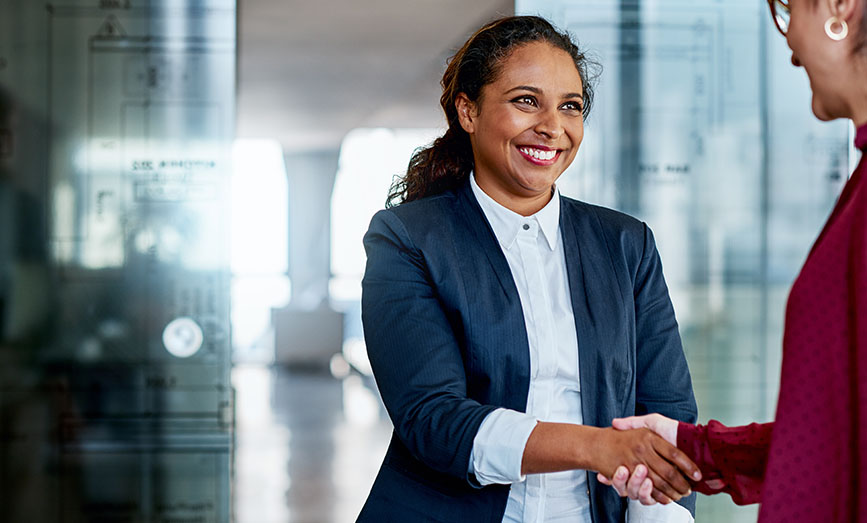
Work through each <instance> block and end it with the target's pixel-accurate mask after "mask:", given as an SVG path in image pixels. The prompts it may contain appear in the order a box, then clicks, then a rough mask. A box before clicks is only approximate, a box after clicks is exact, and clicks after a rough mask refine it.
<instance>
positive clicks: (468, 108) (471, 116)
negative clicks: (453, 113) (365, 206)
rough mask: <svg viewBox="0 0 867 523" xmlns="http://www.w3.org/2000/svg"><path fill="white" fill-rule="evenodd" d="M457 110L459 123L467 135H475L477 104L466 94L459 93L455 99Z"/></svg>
mask: <svg viewBox="0 0 867 523" xmlns="http://www.w3.org/2000/svg"><path fill="white" fill-rule="evenodd" d="M455 109H456V110H457V111H458V121H460V123H461V127H462V128H463V129H464V131H466V132H467V134H473V132H474V131H475V123H476V114H477V111H476V104H475V103H473V101H472V100H470V99H469V97H467V95H466V94H464V93H458V96H457V98H455Z"/></svg>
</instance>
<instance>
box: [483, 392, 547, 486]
mask: <svg viewBox="0 0 867 523" xmlns="http://www.w3.org/2000/svg"><path fill="white" fill-rule="evenodd" d="M538 421H539V420H538V419H536V418H535V417H534V416H531V415H529V414H525V413H523V412H518V411H515V410H509V409H502V408H501V409H497V410H494V411H492V412H491V413H489V414H488V415H487V416H486V417H485V419H484V420H483V421H482V424H481V426H480V427H479V431H478V432H477V433H476V437H475V439H474V440H473V450H472V452H471V453H470V463H469V472H470V475H471V476H472V475H473V474H475V477H476V481H477V482H478V483H479V485H481V486H486V485H492V484H501V485H509V484H512V483H520V482H521V481H524V480H525V479H526V476H525V475H523V474H521V463H522V462H523V459H524V449H525V447H526V446H527V440H529V439H530V433H532V432H533V429H535V428H536V423H538Z"/></svg>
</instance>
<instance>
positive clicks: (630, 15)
mask: <svg viewBox="0 0 867 523" xmlns="http://www.w3.org/2000/svg"><path fill="white" fill-rule="evenodd" d="M516 11H517V12H519V13H521V14H541V15H543V16H545V17H547V18H549V19H550V20H551V21H553V22H554V23H555V24H557V25H559V26H560V27H561V28H564V29H568V30H569V31H570V32H571V33H572V34H573V35H574V36H575V37H576V38H577V39H578V40H579V41H580V43H581V45H582V46H583V47H584V48H585V49H587V50H589V51H590V52H591V53H593V54H595V55H596V56H597V57H598V59H599V61H600V62H601V63H602V65H603V68H604V71H603V73H602V75H601V77H600V79H599V83H598V89H597V97H596V106H595V108H594V110H593V111H594V112H593V114H592V115H591V116H590V118H589V120H588V123H587V126H586V131H585V139H584V143H583V145H582V147H581V151H580V152H579V154H578V158H577V159H576V161H575V163H574V165H573V166H572V167H571V168H570V170H569V171H568V172H567V173H566V174H564V176H563V178H561V181H560V187H561V190H562V192H563V193H564V194H566V195H569V196H572V197H575V198H578V199H582V200H586V201H590V202H593V203H598V204H602V205H606V206H610V207H614V208H617V209H620V210H623V211H625V212H628V213H630V214H633V215H635V216H636V217H638V218H640V219H642V220H645V221H646V222H647V223H648V224H649V225H650V226H651V227H652V229H653V230H654V233H655V236H656V240H657V243H658V246H659V250H660V254H661V256H662V261H663V264H664V267H665V274H666V279H667V281H668V284H669V287H670V290H671V295H672V299H673V301H674V305H675V309H676V311H677V316H678V320H679V323H680V329H681V334H682V336H683V340H684V348H685V350H686V354H687V358H688V360H689V364H690V369H691V371H692V376H693V382H694V386H695V393H696V399H697V401H698V406H699V419H700V421H702V422H706V421H707V420H708V419H711V418H715V419H719V420H721V421H723V422H725V423H728V424H743V423H748V422H751V421H767V420H770V419H772V418H773V415H774V410H775V404H776V395H777V389H778V382H779V367H780V349H781V340H782V322H783V311H784V307H785V300H786V296H787V294H788V290H789V286H790V284H791V282H792V281H793V279H794V277H795V276H796V273H797V271H798V269H799V268H800V265H801V263H802V261H803V260H804V258H805V256H806V254H807V251H808V250H809V247H810V245H811V244H812V241H813V239H814V238H815V237H816V236H817V235H818V233H819V230H820V229H821V226H822V224H823V222H824V220H825V218H826V217H827V215H828V213H829V212H830V210H831V207H832V205H833V203H834V200H835V198H836V195H837V194H838V192H839V190H840V187H841V185H842V183H843V182H844V181H845V178H846V175H847V173H848V172H849V167H850V155H851V154H852V153H851V151H850V150H849V131H848V126H847V124H845V123H842V122H834V123H830V124H822V123H820V122H818V121H817V120H816V119H815V117H813V115H812V114H811V112H810V91H809V85H808V82H807V78H806V75H805V74H804V72H803V71H802V70H799V69H796V68H795V67H793V66H792V64H791V61H790V52H789V50H788V48H787V47H786V43H785V39H784V38H782V37H781V36H780V35H779V34H778V33H777V31H776V30H775V29H774V26H773V22H772V20H771V18H770V15H769V14H768V12H767V7H766V5H765V3H764V2H756V1H745V0H730V1H729V0H727V1H726V2H719V1H715V0H692V1H681V0H665V1H650V0H645V1H637V0H621V1H615V2H612V1H594V0H518V1H517V4H516ZM755 513H756V509H755V507H747V508H738V507H736V506H735V505H734V504H733V503H732V502H731V499H730V498H729V497H728V496H717V497H704V496H699V500H698V517H697V518H696V520H700V521H704V522H711V521H719V522H724V521H725V522H727V521H748V520H750V519H754V518H755Z"/></svg>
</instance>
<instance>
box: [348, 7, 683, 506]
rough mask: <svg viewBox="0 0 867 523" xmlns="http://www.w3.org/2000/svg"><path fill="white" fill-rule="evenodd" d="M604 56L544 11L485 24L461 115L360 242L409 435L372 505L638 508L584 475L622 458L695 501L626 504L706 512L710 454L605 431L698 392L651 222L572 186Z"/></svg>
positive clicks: (400, 418)
mask: <svg viewBox="0 0 867 523" xmlns="http://www.w3.org/2000/svg"><path fill="white" fill-rule="evenodd" d="M591 69H595V66H594V65H593V64H592V62H590V61H589V60H588V59H587V58H586V57H585V55H584V54H583V53H582V52H581V51H580V50H579V49H578V47H577V46H576V45H575V44H574V43H573V42H572V40H571V39H570V37H569V36H568V35H566V34H564V33H561V32H559V31H557V30H556V29H555V28H554V27H552V26H551V25H550V24H549V23H548V22H547V21H545V20H544V19H541V18H538V17H532V16H529V17H509V18H504V19H501V20H497V21H494V22H492V23H490V24H488V25H486V26H484V27H482V28H481V29H479V30H478V31H477V32H476V33H475V34H474V35H473V36H471V37H470V39H469V40H468V41H467V42H466V43H465V44H464V46H463V47H462V48H461V49H460V50H459V51H458V52H457V53H456V54H455V56H454V57H453V58H452V60H451V61H450V63H449V65H448V67H447V69H446V72H445V74H444V76H443V80H442V84H443V95H442V97H441V99H440V102H441V105H442V107H443V110H444V112H445V114H446V118H447V120H448V125H449V127H448V130H447V131H446V133H445V134H444V135H443V136H442V137H440V138H438V139H437V140H435V141H434V142H433V144H432V145H431V146H430V147H428V148H425V149H421V150H419V151H417V152H416V153H415V155H414V156H413V158H412V160H411V161H410V165H409V168H408V170H407V174H406V175H405V176H404V177H403V178H402V179H401V180H398V182H397V183H396V184H394V185H393V186H392V190H391V192H390V195H389V200H388V201H389V204H390V208H388V209H386V210H384V211H380V212H379V213H377V214H376V215H375V216H374V217H373V219H372V221H371V223H370V228H369V229H368V232H367V234H366V235H365V239H364V245H365V249H366V252H367V257H368V258H367V267H366V270H365V275H364V280H363V281H362V321H363V324H364V336H365V342H366V344H367V350H368V355H369V357H370V363H371V367H372V369H373V373H374V376H375V378H376V382H377V386H378V387H379V390H380V392H381V394H382V399H383V402H384V403H385V406H386V409H387V410H388V413H389V416H390V417H391V420H392V422H393V424H394V435H393V437H392V441H391V444H390V446H389V449H388V452H387V454H386V457H385V461H384V463H383V465H382V467H381V469H380V472H379V475H378V476H377V478H376V481H375V483H374V485H373V488H372V490H371V492H370V495H369V497H368V499H367V503H366V504H365V506H364V508H363V510H362V512H361V515H360V516H359V521H363V522H367V521H371V522H373V521H376V522H383V521H386V522H387V521H396V522H397V521H399V522H401V523H404V522H416V521H439V522H453V521H510V522H511V521H570V522H576V521H577V522H590V521H594V522H608V521H611V522H614V521H623V520H624V518H625V516H626V514H625V513H626V510H627V505H626V504H625V503H623V502H622V501H621V500H620V498H619V497H618V495H617V492H616V491H615V490H614V489H611V488H608V487H605V486H600V484H599V482H598V480H597V478H596V475H595V474H592V475H590V474H588V471H599V472H602V473H603V474H607V475H613V474H614V471H615V469H617V467H618V465H621V464H622V463H626V464H627V468H629V470H630V471H633V470H636V469H637V468H641V469H642V470H647V471H649V472H648V475H649V477H651V478H652V479H653V482H654V485H656V486H657V489H656V490H655V491H654V494H653V495H654V497H655V499H657V500H658V501H661V502H662V503H666V504H667V503H669V502H670V501H671V500H677V501H679V502H680V503H681V504H668V505H666V506H661V505H660V506H655V507H651V508H645V507H643V506H642V505H640V504H630V505H629V508H628V510H629V517H630V521H633V522H641V521H650V520H652V521H657V522H658V521H672V522H674V521H677V522H680V521H687V522H688V521H691V520H692V515H691V512H692V510H693V509H694V505H693V498H692V497H687V498H684V499H682V500H681V498H682V497H684V496H686V495H688V494H689V493H690V491H689V487H688V483H687V481H686V479H685V478H684V475H687V476H689V477H692V478H698V477H699V476H697V475H696V474H697V472H698V471H697V469H696V467H695V465H694V464H693V463H692V462H691V461H689V460H688V459H684V454H683V453H682V452H679V451H677V449H675V448H674V447H673V446H672V445H670V444H668V443H666V442H665V440H664V439H663V438H661V437H659V436H657V435H656V434H654V433H652V432H651V431H649V430H646V429H643V430H636V431H623V432H621V431H616V430H614V429H612V428H610V424H611V420H612V419H613V418H614V417H617V416H621V415H624V414H629V415H633V414H638V413H648V412H659V413H663V414H665V415H667V416H670V417H673V418H675V419H679V420H683V421H689V422H694V420H695V418H696V408H695V400H694V398H693V393H692V386H691V380H690V376H689V370H688V368H687V365H686V360H685V358H684V355H683V350H682V348H681V343H680V337H679V335H678V330H677V322H676V321H675V318H674V311H673V309H672V306H671V301H670V299H669V296H668V290H667V287H666V285H665V280H664V278H663V275H662V267H661V263H660V260H659V255H658V254H657V251H656V246H655V243H654V240H653V235H652V233H651V232H650V230H649V229H648V228H647V226H646V225H645V224H644V223H641V222H639V221H637V220H635V219H633V218H631V217H629V216H626V215H624V214H621V213H618V212H615V211H612V210H610V209H605V208H601V207H596V206H592V205H588V204H585V203H582V202H579V201H576V200H572V199H570V198H565V197H562V196H561V195H560V194H559V191H558V190H557V186H556V182H557V179H558V178H559V177H560V175H561V174H562V173H563V171H565V170H566V168H567V167H568V166H569V165H570V164H571V163H572V161H573V160H574V158H575V155H576V154H577V152H578V150H579V147H580V145H581V141H582V139H583V137H584V117H585V116H586V115H587V114H588V111H589V109H590V105H591V101H592V81H593V75H591V74H590V73H589V71H590V70H591ZM393 204H398V205H393ZM579 241H580V246H579ZM602 427H605V428H602ZM649 510H652V511H653V513H652V514H650V513H649V512H646V511H649ZM647 518H650V519H647Z"/></svg>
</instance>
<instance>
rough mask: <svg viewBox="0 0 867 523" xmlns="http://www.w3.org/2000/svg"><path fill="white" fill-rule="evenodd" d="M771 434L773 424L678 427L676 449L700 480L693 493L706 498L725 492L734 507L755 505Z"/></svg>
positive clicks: (713, 422)
mask: <svg viewBox="0 0 867 523" xmlns="http://www.w3.org/2000/svg"><path fill="white" fill-rule="evenodd" d="M773 430H774V424H773V423H751V424H749V425H745V426H741V427H726V426H725V425H723V424H722V423H720V422H718V421H715V420H711V421H710V422H709V423H708V424H707V425H690V424H687V423H682V422H681V423H679V424H678V427H677V446H678V448H680V449H681V450H683V451H684V452H686V454H687V455H688V456H689V457H690V458H692V460H693V461H694V462H695V464H696V465H698V467H699V468H700V469H701V473H702V480H701V481H700V482H698V483H693V486H694V488H695V490H696V491H697V492H701V493H702V494H708V495H710V494H718V493H720V492H727V493H728V494H729V495H731V497H732V500H733V501H734V502H735V503H737V504H738V505H746V504H749V503H758V502H759V501H760V500H761V496H762V485H763V484H764V478H765V467H766V465H767V462H768V451H769V449H770V445H771V434H772V432H773ZM709 482H710V484H709Z"/></svg>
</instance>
